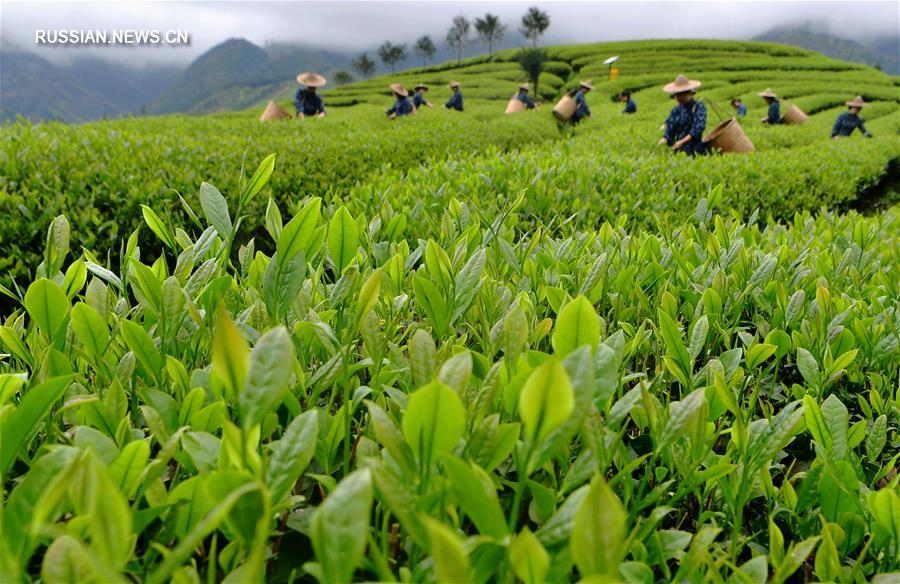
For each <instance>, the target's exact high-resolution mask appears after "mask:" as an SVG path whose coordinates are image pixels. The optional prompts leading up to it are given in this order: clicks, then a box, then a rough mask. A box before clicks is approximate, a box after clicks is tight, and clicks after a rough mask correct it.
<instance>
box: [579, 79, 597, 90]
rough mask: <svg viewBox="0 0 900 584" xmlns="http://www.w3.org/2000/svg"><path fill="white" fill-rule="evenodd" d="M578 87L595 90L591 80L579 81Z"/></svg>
mask: <svg viewBox="0 0 900 584" xmlns="http://www.w3.org/2000/svg"><path fill="white" fill-rule="evenodd" d="M578 87H586V88H588V89H593V88H594V86H593V85H591V80H590V79H585V80H584V81H579V82H578Z"/></svg>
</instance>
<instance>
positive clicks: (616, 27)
mask: <svg viewBox="0 0 900 584" xmlns="http://www.w3.org/2000/svg"><path fill="white" fill-rule="evenodd" d="M531 5H537V6H539V7H541V8H542V9H543V10H546V11H547V12H548V13H549V14H550V16H551V26H550V28H549V29H548V31H547V33H546V35H545V38H544V41H543V42H544V43H545V44H551V43H577V42H595V41H613V40H626V39H644V38H734V39H746V38H750V37H752V36H754V35H756V34H759V33H762V32H765V31H766V30H768V29H770V28H772V27H775V26H783V25H798V24H804V23H812V24H814V25H815V26H816V27H817V28H818V29H821V30H825V31H827V32H831V33H833V34H839V35H841V36H846V37H850V38H852V39H854V40H863V41H864V40H866V39H871V38H877V37H881V36H898V35H900V3H898V2H895V1H891V2H841V3H838V2H590V3H587V2H422V1H420V2H378V1H371V2H253V3H250V2H118V3H113V2H65V3H64V2H52V3H41V4H39V5H35V4H33V3H26V2H16V1H4V2H3V8H2V20H0V23H2V24H0V33H2V36H3V38H4V41H5V42H10V41H11V42H13V43H15V44H17V45H19V46H20V47H23V48H29V49H32V50H35V51H36V52H38V54H40V55H41V56H43V57H45V58H47V59H50V60H53V61H65V60H69V59H70V58H72V57H75V56H82V55H84V56H87V55H90V56H100V57H104V58H109V59H112V60H117V61H126V62H133V63H137V64H140V63H146V62H178V63H187V62H189V61H190V60H192V59H195V58H196V57H197V56H199V55H200V54H202V53H203V52H204V51H206V50H208V49H209V48H211V47H212V46H214V45H216V44H218V43H220V42H222V41H224V40H226V39H228V38H232V37H243V38H246V39H248V40H250V41H252V42H254V43H257V44H260V45H262V44H264V43H265V42H267V41H277V42H291V43H299V44H303V45H306V46H311V47H317V48H323V49H331V50H337V51H345V52H351V51H353V52H355V51H360V50H370V49H372V47H375V46H377V45H379V44H380V43H382V42H383V41H385V40H391V41H393V42H400V43H402V42H406V43H410V44H411V43H412V42H414V40H415V39H416V38H417V37H418V36H420V35H422V34H430V35H432V37H433V38H434V39H435V41H438V42H441V43H442V42H443V39H444V35H445V32H446V29H447V27H448V25H449V23H450V20H451V19H452V18H453V17H454V16H456V15H457V14H465V15H466V16H468V17H470V18H474V17H476V16H480V15H482V14H484V13H485V12H492V13H494V14H497V15H499V16H500V18H501V20H502V21H503V22H504V23H506V24H507V26H508V31H509V32H510V33H513V32H514V31H515V29H516V28H518V25H519V19H520V18H521V15H522V13H524V11H525V10H526V9H527V8H528V7H529V6H531ZM73 28H74V29H94V30H96V29H100V30H113V29H143V30H146V29H157V30H161V31H166V30H187V31H189V32H190V33H191V40H192V42H191V45H190V46H162V47H106V46H104V47H75V48H73V47H40V48H36V47H35V43H34V31H35V30H36V29H50V30H52V29H73Z"/></svg>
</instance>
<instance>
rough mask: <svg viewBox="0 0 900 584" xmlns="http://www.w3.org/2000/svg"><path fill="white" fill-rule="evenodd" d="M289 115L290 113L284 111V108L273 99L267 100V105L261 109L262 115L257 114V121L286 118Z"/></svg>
mask: <svg viewBox="0 0 900 584" xmlns="http://www.w3.org/2000/svg"><path fill="white" fill-rule="evenodd" d="M290 117H291V114H289V113H288V112H286V111H284V109H283V108H282V107H281V106H279V105H278V104H277V103H275V102H274V101H272V100H269V103H268V105H266V109H265V110H263V113H262V115H261V116H259V121H261V122H269V121H272V120H287V119H289V118H290Z"/></svg>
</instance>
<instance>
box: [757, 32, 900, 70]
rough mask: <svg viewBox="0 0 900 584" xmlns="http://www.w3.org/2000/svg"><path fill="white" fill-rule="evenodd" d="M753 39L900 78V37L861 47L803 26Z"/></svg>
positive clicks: (888, 38)
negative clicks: (795, 47) (809, 52)
mask: <svg viewBox="0 0 900 584" xmlns="http://www.w3.org/2000/svg"><path fill="white" fill-rule="evenodd" d="M752 40H754V41H766V42H773V43H782V44H786V45H794V46H797V47H803V48H804V49H810V50H813V51H818V52H820V53H822V54H823V55H826V56H828V57H832V58H835V59H842V60H844V61H853V62H855V63H864V64H866V65H871V66H876V65H877V66H878V67H880V68H881V70H882V71H884V72H885V73H889V74H891V75H900V36H894V37H881V38H876V39H872V40H870V41H867V42H865V44H860V43H858V42H856V41H852V40H849V39H845V38H840V37H836V36H833V35H830V34H827V33H824V32H818V31H816V30H814V29H813V28H812V27H811V26H810V25H802V26H791V27H779V28H773V29H771V30H769V31H768V32H765V33H763V34H761V35H757V36H756V37H754V38H753V39H752Z"/></svg>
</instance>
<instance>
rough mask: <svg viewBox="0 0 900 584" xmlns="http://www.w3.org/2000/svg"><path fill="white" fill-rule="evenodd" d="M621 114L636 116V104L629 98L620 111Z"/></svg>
mask: <svg viewBox="0 0 900 584" xmlns="http://www.w3.org/2000/svg"><path fill="white" fill-rule="evenodd" d="M622 113H623V114H636V113H637V104H636V103H634V100H633V99H631V98H630V97H629V98H628V101H627V102H625V109H623V110H622Z"/></svg>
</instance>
